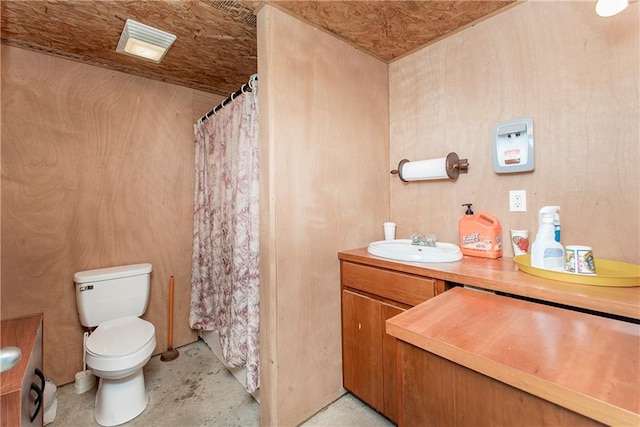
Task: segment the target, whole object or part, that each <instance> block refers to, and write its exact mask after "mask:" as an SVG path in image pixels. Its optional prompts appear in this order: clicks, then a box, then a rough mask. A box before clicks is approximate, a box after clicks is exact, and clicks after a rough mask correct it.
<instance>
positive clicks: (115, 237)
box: [1, 46, 221, 385]
mask: <svg viewBox="0 0 640 427" xmlns="http://www.w3.org/2000/svg"><path fill="white" fill-rule="evenodd" d="M220 99H221V97H219V96H216V95H210V94H205V93H203V92H198V91H195V90H192V89H186V88H182V87H179V86H175V85H171V84H166V83H161V82H157V81H152V80H148V79H144V78H139V77H133V76H128V75H125V74H122V73H119V72H114V71H108V70H104V69H101V68H98V67H93V66H89V65H85V64H80V63H76V62H72V61H68V60H65V59H60V58H55V57H52V56H47V55H43V54H39V53H33V52H29V51H25V50H21V49H18V48H13V47H8V46H2V241H1V244H2V305H1V309H2V313H1V315H2V318H3V319H5V318H10V317H13V316H18V315H23V314H29V313H33V312H43V313H44V317H45V323H44V324H45V327H44V339H45V343H44V348H45V354H44V360H45V373H46V375H48V376H49V377H51V378H52V379H53V381H54V382H55V383H57V384H58V385H60V384H64V383H67V382H71V381H73V380H74V375H75V373H76V372H78V371H79V370H80V369H81V368H82V331H83V329H82V327H81V325H80V322H79V320H78V314H77V311H76V302H75V293H74V292H75V288H74V283H73V274H74V272H76V271H81V270H86V269H93V268H100V267H107V266H113V265H123V264H131V263H139V262H150V263H152V264H153V273H152V276H151V296H150V302H149V307H148V310H147V313H146V314H145V316H144V317H145V318H146V319H147V320H149V321H151V322H152V323H153V324H154V326H155V327H156V338H157V341H158V345H157V347H156V353H159V352H162V351H165V350H166V348H167V327H168V288H169V276H171V275H173V276H174V277H175V281H176V301H175V320H174V346H179V345H183V344H185V343H188V342H191V341H193V340H194V339H195V338H196V334H195V333H194V332H193V331H191V330H190V329H189V325H188V309H189V298H190V290H189V281H190V277H191V234H192V231H191V230H192V215H193V191H194V190H193V179H194V170H193V158H194V151H193V150H194V142H193V123H194V121H195V120H196V119H197V118H198V117H199V116H200V115H201V114H202V113H204V112H206V111H207V110H209V109H210V108H211V107H212V106H213V105H214V103H217V102H219V100H220Z"/></svg>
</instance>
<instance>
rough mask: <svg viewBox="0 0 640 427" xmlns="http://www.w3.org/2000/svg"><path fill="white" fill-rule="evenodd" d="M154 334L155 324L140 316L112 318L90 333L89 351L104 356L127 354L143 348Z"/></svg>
mask: <svg viewBox="0 0 640 427" xmlns="http://www.w3.org/2000/svg"><path fill="white" fill-rule="evenodd" d="M154 334H155V328H154V327H153V324H151V323H149V322H147V321H146V320H142V319H140V318H139V317H125V318H122V319H116V320H110V321H108V322H104V323H101V324H100V326H98V327H97V328H96V330H95V331H93V333H92V334H91V335H89V338H87V351H88V352H90V353H92V354H95V355H97V356H104V357H119V356H126V355H129V354H131V353H134V352H136V351H138V350H139V349H140V348H142V347H143V346H144V345H145V344H146V343H148V342H149V341H150V340H151V339H153V336H154Z"/></svg>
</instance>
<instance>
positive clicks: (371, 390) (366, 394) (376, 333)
mask: <svg viewBox="0 0 640 427" xmlns="http://www.w3.org/2000/svg"><path fill="white" fill-rule="evenodd" d="M381 319H382V303H381V302H379V301H376V300H374V299H371V298H368V297H365V296H362V295H358V294H355V293H353V292H349V291H342V373H343V382H344V388H346V389H347V390H349V391H350V392H351V393H353V394H355V395H356V396H358V397H359V398H360V399H361V400H363V401H365V402H366V403H368V404H369V405H371V406H372V407H374V408H375V409H377V410H378V411H380V412H383V411H384V393H383V387H384V379H383V362H382V359H383V356H382V355H383V349H382V336H383V334H384V329H383V327H384V325H383V323H382V321H381Z"/></svg>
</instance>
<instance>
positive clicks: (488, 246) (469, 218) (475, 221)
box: [458, 203, 502, 258]
mask: <svg viewBox="0 0 640 427" xmlns="http://www.w3.org/2000/svg"><path fill="white" fill-rule="evenodd" d="M462 206H466V207H467V211H466V212H465V213H464V216H463V217H462V219H460V223H459V224H458V227H459V232H460V250H461V251H462V253H463V254H464V255H469V256H476V257H482V258H500V257H501V256H502V226H501V225H500V221H498V218H496V217H495V216H493V215H491V214H488V213H486V212H479V213H478V214H477V215H475V214H474V213H473V210H472V209H471V206H472V204H471V203H465V204H463V205H462Z"/></svg>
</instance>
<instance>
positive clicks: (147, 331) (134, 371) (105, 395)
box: [73, 264, 156, 426]
mask: <svg viewBox="0 0 640 427" xmlns="http://www.w3.org/2000/svg"><path fill="white" fill-rule="evenodd" d="M151 270H152V266H151V264H135V265H125V266H120V267H109V268H101V269H97V270H89V271H81V272H78V273H76V274H74V276H73V280H74V282H75V283H76V302H77V305H78V313H79V315H80V323H82V324H83V325H84V326H86V327H88V328H94V327H96V326H97V328H96V329H95V330H93V332H92V333H91V334H90V335H89V338H87V342H86V361H87V366H88V367H89V369H91V370H92V371H93V373H94V374H95V375H96V376H97V377H99V378H100V384H99V385H98V392H97V394H96V402H95V408H94V410H93V414H94V416H95V418H96V421H97V422H98V424H100V425H102V426H115V425H118V424H123V423H125V422H127V421H129V420H132V419H133V418H135V417H137V416H138V415H140V414H141V413H142V411H144V410H145V408H146V407H147V404H148V403H149V397H148V395H147V391H146V389H145V386H144V375H143V373H142V367H143V366H144V365H146V364H147V362H148V361H149V359H150V358H151V355H152V353H153V350H154V349H155V347H156V336H155V328H154V327H153V324H151V323H150V322H147V321H146V320H143V319H140V318H139V316H141V315H142V314H144V312H145V311H147V303H148V302H149V285H150V274H151Z"/></svg>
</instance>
